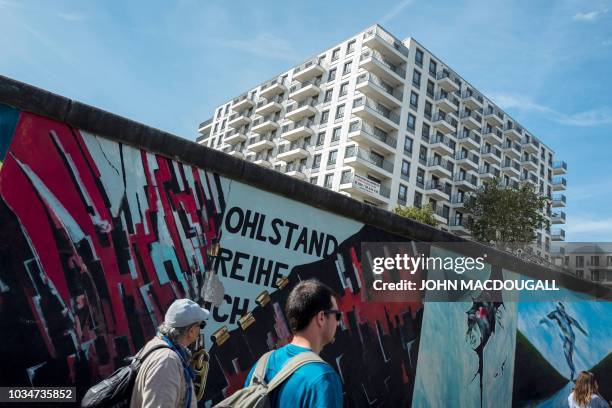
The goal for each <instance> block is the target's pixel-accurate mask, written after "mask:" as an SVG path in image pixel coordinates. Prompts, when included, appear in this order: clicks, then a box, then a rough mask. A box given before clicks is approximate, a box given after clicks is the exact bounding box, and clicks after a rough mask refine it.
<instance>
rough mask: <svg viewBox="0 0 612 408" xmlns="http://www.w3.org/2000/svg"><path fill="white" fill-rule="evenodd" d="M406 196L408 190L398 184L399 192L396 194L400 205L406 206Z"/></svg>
mask: <svg viewBox="0 0 612 408" xmlns="http://www.w3.org/2000/svg"><path fill="white" fill-rule="evenodd" d="M407 195H408V188H407V187H406V186H405V185H403V184H400V185H399V191H398V193H397V198H398V199H399V201H400V202H401V203H402V204H406V196H407Z"/></svg>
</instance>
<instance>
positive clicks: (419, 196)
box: [413, 191, 423, 208]
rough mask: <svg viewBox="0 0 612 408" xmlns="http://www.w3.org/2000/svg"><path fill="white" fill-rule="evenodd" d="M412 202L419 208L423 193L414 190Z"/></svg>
mask: <svg viewBox="0 0 612 408" xmlns="http://www.w3.org/2000/svg"><path fill="white" fill-rule="evenodd" d="M413 204H414V206H415V207H417V208H421V206H422V205H423V194H421V193H419V192H418V191H415V192H414V202H413Z"/></svg>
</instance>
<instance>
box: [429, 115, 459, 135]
mask: <svg viewBox="0 0 612 408" xmlns="http://www.w3.org/2000/svg"><path fill="white" fill-rule="evenodd" d="M457 123H458V122H457V119H455V117H454V114H451V113H445V112H444V111H438V112H437V113H436V114H435V115H434V117H433V122H432V125H433V127H434V128H436V129H438V130H439V131H440V132H442V133H444V134H448V133H454V132H455V130H456V129H457Z"/></svg>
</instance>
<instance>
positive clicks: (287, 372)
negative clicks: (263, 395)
mask: <svg viewBox="0 0 612 408" xmlns="http://www.w3.org/2000/svg"><path fill="white" fill-rule="evenodd" d="M310 363H324V364H327V363H326V362H325V361H324V360H323V359H322V358H321V357H319V355H318V354H316V353H313V352H312V351H305V352H303V353H300V354H298V355H297V356H295V357H293V358H292V359H291V360H289V361H288V362H287V364H285V366H284V367H283V368H282V369H281V370H280V371H279V372H278V373H277V374H276V375H275V376H274V378H272V380H271V381H270V383H269V384H268V392H271V391H272V390H274V388H276V387H277V386H279V385H280V384H282V383H283V381H285V380H286V379H288V378H289V377H291V375H292V374H293V373H294V372H296V371H297V369H298V368H300V367H302V366H304V365H306V364H310Z"/></svg>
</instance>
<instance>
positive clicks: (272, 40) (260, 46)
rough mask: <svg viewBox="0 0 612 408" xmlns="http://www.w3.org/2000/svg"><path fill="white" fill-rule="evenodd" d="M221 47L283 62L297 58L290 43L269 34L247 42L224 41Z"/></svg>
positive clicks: (257, 36) (260, 35) (258, 35)
mask: <svg viewBox="0 0 612 408" xmlns="http://www.w3.org/2000/svg"><path fill="white" fill-rule="evenodd" d="M221 45H223V46H226V47H231V48H235V49H238V50H240V51H244V52H250V53H251V54H255V55H258V56H260V57H265V58H273V59H282V60H294V59H295V58H296V52H295V50H294V49H293V46H292V45H291V43H290V42H289V41H287V40H286V39H284V38H281V37H276V36H275V35H273V34H269V33H261V34H257V35H256V36H254V37H252V38H249V39H247V40H230V41H224V42H222V44H221Z"/></svg>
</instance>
